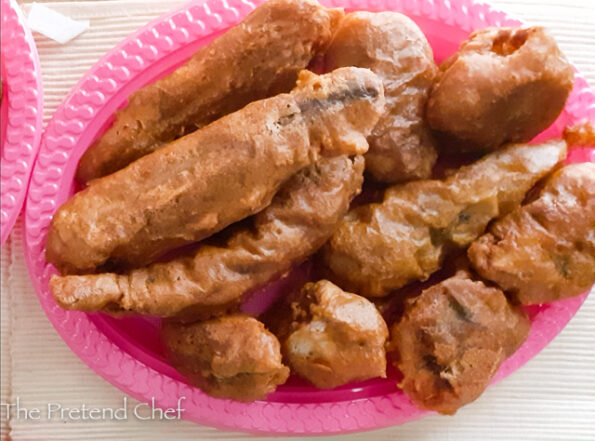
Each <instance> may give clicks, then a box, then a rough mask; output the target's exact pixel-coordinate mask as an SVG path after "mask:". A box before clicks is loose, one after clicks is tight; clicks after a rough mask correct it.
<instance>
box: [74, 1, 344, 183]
mask: <svg viewBox="0 0 595 441" xmlns="http://www.w3.org/2000/svg"><path fill="white" fill-rule="evenodd" d="M342 16H343V12H342V11H340V10H337V9H326V8H323V7H322V6H320V5H319V4H318V2H316V1H315V0H269V1H267V2H265V3H263V4H262V5H260V6H259V7H257V8H256V9H255V10H254V11H253V12H252V13H251V14H250V15H248V16H247V17H246V18H245V19H244V20H243V21H242V23H241V24H239V25H238V26H235V27H233V28H231V29H230V30H229V31H227V32H226V33H225V34H223V35H222V36H220V37H218V38H216V39H215V40H214V41H213V42H212V43H210V44H209V45H208V46H205V47H203V48H201V49H199V50H198V52H197V53H196V54H195V55H194V56H192V58H190V60H188V61H187V62H186V64H184V65H183V66H182V67H180V68H179V69H177V70H176V71H175V72H174V73H172V74H171V75H169V76H167V77H165V78H163V79H161V80H159V81H157V82H155V83H154V84H151V85H148V86H146V87H144V88H142V89H140V90H138V91H136V92H135V93H133V94H132V95H131V96H130V98H129V103H128V105H127V106H126V107H125V108H124V109H123V110H120V111H118V112H116V120H115V122H114V125H113V126H111V127H110V128H109V129H108V130H107V131H106V132H105V133H104V134H103V135H102V136H101V138H99V139H98V140H97V141H96V142H95V143H94V144H93V145H92V146H91V147H90V148H89V149H88V150H87V151H86V152H85V154H84V155H83V157H82V158H81V161H80V164H79V169H78V171H77V179H79V180H80V181H82V182H87V181H90V180H91V179H95V178H99V177H101V176H105V175H107V174H110V173H113V172H115V171H117V170H119V169H121V168H123V167H125V166H126V165H128V164H130V163H131V162H132V161H134V160H136V159H138V158H140V157H142V156H144V155H146V154H148V153H151V152H152V151H154V150H156V149H158V148H160V147H162V146H164V145H166V144H168V143H169V142H171V141H173V140H174V139H176V138H179V137H180V136H183V135H185V134H188V133H191V132H192V131H194V130H196V129H199V128H201V127H203V126H205V125H207V124H209V123H211V122H212V121H215V120H217V119H218V118H220V117H222V116H223V115H227V114H228V113H231V112H235V111H236V110H239V109H241V108H242V107H244V106H245V105H246V104H248V103H250V102H252V101H256V100H260V99H263V98H267V97H270V96H274V95H276V94H278V93H284V92H289V91H290V90H291V89H292V88H293V87H294V86H295V82H296V79H297V76H298V72H299V71H300V70H302V69H305V68H306V66H307V65H308V63H309V62H310V60H311V59H312V57H313V56H314V55H315V54H316V53H318V52H320V51H323V50H324V49H325V47H326V46H327V44H328V43H329V41H330V39H331V37H332V35H333V32H334V29H335V27H336V25H337V23H338V21H339V20H340V19H341V17H342Z"/></svg>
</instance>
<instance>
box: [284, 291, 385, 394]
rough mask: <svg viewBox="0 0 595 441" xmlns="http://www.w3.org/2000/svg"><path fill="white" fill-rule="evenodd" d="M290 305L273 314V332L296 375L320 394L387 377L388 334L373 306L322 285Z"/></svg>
mask: <svg viewBox="0 0 595 441" xmlns="http://www.w3.org/2000/svg"><path fill="white" fill-rule="evenodd" d="M286 305H287V306H286V307H284V308H283V307H281V308H278V309H277V308H276V309H275V311H274V312H273V314H272V315H273V316H274V320H273V321H274V326H275V328H273V332H275V334H276V335H278V336H279V338H280V340H281V346H282V352H283V357H284V358H285V359H286V360H287V362H288V364H289V366H290V367H291V368H292V370H293V371H294V372H295V373H296V374H298V375H300V376H302V377H303V378H305V379H307V380H308V381H310V382H311V383H312V384H314V385H315V386H316V387H319V388H322V389H329V388H333V387H337V386H341V385H343V384H346V383H349V382H351V381H362V380H366V379H369V378H374V377H386V353H385V349H384V344H385V342H386V339H387V338H388V329H387V327H386V323H385V322H384V320H383V318H382V316H381V315H380V313H379V312H378V311H377V310H376V308H375V307H374V304H372V303H371V302H370V301H368V300H366V299H365V298H363V297H360V296H358V295H355V294H351V293H347V292H345V291H343V290H341V289H340V288H339V287H337V286H335V285H333V284H332V283H331V282H329V281H327V280H321V281H318V282H316V283H308V284H306V285H305V286H304V287H303V288H302V289H301V290H300V291H299V292H297V293H294V294H293V295H290V296H289V297H288V298H287V300H286ZM283 311H285V314H284V312H283Z"/></svg>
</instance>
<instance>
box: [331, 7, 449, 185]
mask: <svg viewBox="0 0 595 441" xmlns="http://www.w3.org/2000/svg"><path fill="white" fill-rule="evenodd" d="M325 63H326V67H327V68H328V69H329V70H332V69H336V68H337V67H342V66H357V67H366V68H369V69H370V70H372V72H374V73H375V74H377V75H378V76H379V77H380V78H381V79H382V82H383V85H384V96H385V98H386V113H385V114H384V115H383V116H382V118H380V121H379V122H378V125H377V126H376V127H375V128H374V131H373V132H372V134H371V135H370V136H369V137H368V143H369V144H370V150H369V151H368V153H366V171H367V172H368V173H370V175H371V176H372V177H373V178H374V179H376V180H378V181H382V182H388V183H396V182H402V181H408V180H411V179H426V178H429V177H430V175H431V173H432V167H433V166H434V163H435V162H436V156H437V155H436V150H435V148H434V144H433V140H432V137H431V135H430V129H429V127H427V125H426V123H425V121H424V110H425V105H426V101H427V98H428V94H429V90H430V87H431V86H432V83H433V81H434V77H435V75H436V72H437V70H438V68H437V67H436V63H435V62H434V56H433V54H432V48H431V47H430V45H429V44H428V41H427V40H426V37H425V36H424V34H423V33H422V32H421V30H420V29H419V28H418V27H417V25H416V24H415V23H414V22H413V21H412V20H411V19H409V18H408V17H406V16H404V15H402V14H399V13H397V12H378V13H370V12H354V13H351V14H348V15H346V16H345V18H344V19H343V20H342V21H341V23H340V25H339V28H338V29H337V32H336V34H335V36H334V38H333V40H332V42H331V45H330V46H329V48H328V50H327V52H326V55H325Z"/></svg>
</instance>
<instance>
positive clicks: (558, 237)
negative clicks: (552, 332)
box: [468, 162, 595, 305]
mask: <svg viewBox="0 0 595 441" xmlns="http://www.w3.org/2000/svg"><path fill="white" fill-rule="evenodd" d="M468 255H469V258H470V259H471V263H472V264H473V267H474V268H475V270H476V271H477V272H478V273H479V274H480V275H481V276H482V277H485V278H486V279H489V280H491V281H493V282H495V283H497V284H498V285H499V286H500V287H501V288H502V289H503V290H505V291H509V292H511V293H515V294H516V296H517V298H518V299H519V301H520V302H521V303H523V304H526V305H531V304H539V303H545V302H553V301H555V300H560V299H563V298H567V297H572V296H576V295H579V294H582V293H584V292H586V291H588V290H589V288H590V287H591V286H592V285H593V283H595V164H594V163H590V162H587V163H583V164H572V165H567V166H566V167H564V168H562V169H560V170H558V171H557V172H556V173H554V174H553V175H552V176H551V177H550V178H549V180H548V181H547V183H546V185H545V187H544V189H543V190H542V192H541V194H540V196H539V198H538V199H536V200H535V201H533V202H531V203H529V204H527V205H525V206H523V207H520V208H519V209H517V210H515V211H514V212H512V213H510V214H509V215H507V216H505V217H504V218H502V219H500V220H498V221H496V222H495V223H494V224H493V225H491V227H490V229H489V232H488V233H487V234H485V235H483V236H481V237H480V238H479V239H477V240H476V241H475V242H474V243H473V244H471V246H470V247H469V250H468Z"/></svg>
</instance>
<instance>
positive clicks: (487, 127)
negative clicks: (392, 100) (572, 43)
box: [427, 26, 574, 151]
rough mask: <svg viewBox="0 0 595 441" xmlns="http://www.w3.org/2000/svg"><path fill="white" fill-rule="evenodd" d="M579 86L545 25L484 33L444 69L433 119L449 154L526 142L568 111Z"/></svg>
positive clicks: (433, 98)
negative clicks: (574, 88)
mask: <svg viewBox="0 0 595 441" xmlns="http://www.w3.org/2000/svg"><path fill="white" fill-rule="evenodd" d="M573 82H574V70H573V68H572V66H571V64H570V63H569V61H568V60H567V59H566V57H565V56H564V54H563V53H562V52H561V51H560V49H559V48H558V45H557V44H556V42H555V40H554V39H553V38H552V37H551V36H550V35H548V34H547V32H545V30H544V29H543V28H542V27H539V26H533V27H524V28H488V29H482V30H479V31H476V32H474V33H473V34H471V36H470V37H469V39H468V40H467V41H465V42H464V43H463V44H462V45H461V48H460V49H459V51H458V52H457V53H456V54H454V55H453V56H452V57H450V58H449V59H447V60H446V61H445V62H444V63H442V65H441V66H440V72H439V74H438V77H437V79H436V82H435V84H434V86H433V87H432V91H431V93H430V98H429V100H428V106H427V119H428V122H429V124H430V126H431V127H432V128H433V129H435V130H436V131H437V135H438V137H439V138H440V141H441V142H442V144H444V147H445V149H448V150H459V151H490V150H494V149H497V148H499V147H500V146H502V145H503V144H504V143H506V142H526V141H529V140H530V139H532V138H533V137H534V136H535V135H537V134H538V133H540V132H541V131H543V130H545V129H546V128H547V127H548V126H549V125H550V124H551V123H553V122H554V120H555V119H556V118H557V117H558V115H559V114H560V112H562V109H563V108H564V105H565V103H566V99H567V98H568V95H569V94H570V91H571V89H572V84H573Z"/></svg>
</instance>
